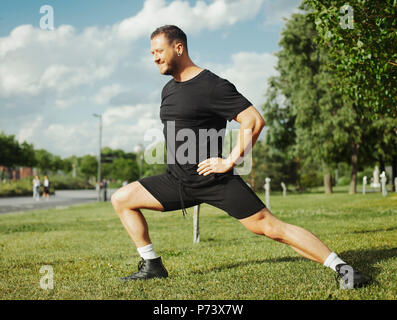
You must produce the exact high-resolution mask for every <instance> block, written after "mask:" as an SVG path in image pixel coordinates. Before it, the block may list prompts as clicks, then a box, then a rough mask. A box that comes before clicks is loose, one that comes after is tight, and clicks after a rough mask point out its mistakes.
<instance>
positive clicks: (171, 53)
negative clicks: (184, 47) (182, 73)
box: [150, 34, 177, 75]
mask: <svg viewBox="0 0 397 320" xmlns="http://www.w3.org/2000/svg"><path fill="white" fill-rule="evenodd" d="M150 44H151V46H150V50H151V53H152V55H153V61H154V63H155V64H157V66H158V67H159V69H160V73H161V74H164V75H173V74H174V72H175V71H176V70H177V53H176V50H175V45H174V44H170V43H169V41H168V39H167V38H166V37H165V36H164V34H160V35H158V36H157V37H154V38H153V39H152V40H151V42H150Z"/></svg>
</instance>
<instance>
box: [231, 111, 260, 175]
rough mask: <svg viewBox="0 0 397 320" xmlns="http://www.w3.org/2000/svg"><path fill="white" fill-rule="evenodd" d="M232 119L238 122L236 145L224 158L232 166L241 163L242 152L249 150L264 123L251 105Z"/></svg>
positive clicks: (245, 152)
mask: <svg viewBox="0 0 397 320" xmlns="http://www.w3.org/2000/svg"><path fill="white" fill-rule="evenodd" d="M233 120H235V121H237V122H238V123H240V132H239V139H238V140H237V143H236V145H235V146H234V148H233V150H232V152H231V153H230V155H229V156H228V157H227V159H226V160H227V161H230V162H231V165H232V168H233V167H234V166H235V165H236V164H239V163H241V161H242V157H243V155H244V154H247V153H249V152H250V151H251V149H252V148H253V147H254V145H255V143H256V141H257V140H258V137H259V134H260V133H261V131H262V129H263V127H264V126H265V124H266V123H265V120H264V119H263V117H262V116H261V115H260V113H259V112H258V110H256V109H255V107H253V106H250V107H248V108H247V109H245V110H243V111H241V112H240V113H239V114H238V115H237V116H236V117H235V118H234V119H233Z"/></svg>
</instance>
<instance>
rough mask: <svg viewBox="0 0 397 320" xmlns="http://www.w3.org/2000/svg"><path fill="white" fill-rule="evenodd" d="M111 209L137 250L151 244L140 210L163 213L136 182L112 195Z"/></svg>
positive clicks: (159, 205)
mask: <svg viewBox="0 0 397 320" xmlns="http://www.w3.org/2000/svg"><path fill="white" fill-rule="evenodd" d="M111 201H112V204H113V208H114V210H115V211H116V213H117V214H118V216H119V218H120V220H121V223H122V224H123V226H124V228H125V229H126V230H127V233H128V235H129V236H130V238H131V239H132V241H134V243H135V245H136V247H137V248H139V247H143V246H146V245H149V244H151V243H152V242H151V240H150V237H149V228H148V225H147V222H146V219H145V217H144V216H143V214H142V212H141V210H140V209H150V210H156V211H163V210H164V208H163V206H162V204H161V203H160V202H159V201H158V200H157V199H156V198H154V197H153V196H152V195H151V194H150V193H149V192H148V191H147V190H146V189H145V188H144V187H143V186H142V185H141V184H140V183H139V182H138V181H135V182H133V183H130V184H128V185H126V186H124V187H122V188H120V189H119V190H117V191H116V192H115V193H114V194H113V195H112V199H111Z"/></svg>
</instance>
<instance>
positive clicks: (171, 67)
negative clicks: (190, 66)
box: [163, 57, 178, 76]
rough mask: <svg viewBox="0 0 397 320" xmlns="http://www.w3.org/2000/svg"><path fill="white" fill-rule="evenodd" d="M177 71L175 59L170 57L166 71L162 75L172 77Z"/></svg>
mask: <svg viewBox="0 0 397 320" xmlns="http://www.w3.org/2000/svg"><path fill="white" fill-rule="evenodd" d="M177 70H178V62H177V59H176V58H175V57H172V59H171V60H170V62H169V63H168V66H167V69H165V71H164V72H163V75H166V76H172V75H173V74H174V73H175V72H176V71H177Z"/></svg>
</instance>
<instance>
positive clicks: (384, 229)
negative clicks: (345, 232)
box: [349, 227, 397, 234]
mask: <svg viewBox="0 0 397 320" xmlns="http://www.w3.org/2000/svg"><path fill="white" fill-rule="evenodd" d="M394 230H397V227H393V228H382V229H375V230H360V231H352V232H349V233H354V234H356V233H372V232H387V231H394Z"/></svg>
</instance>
